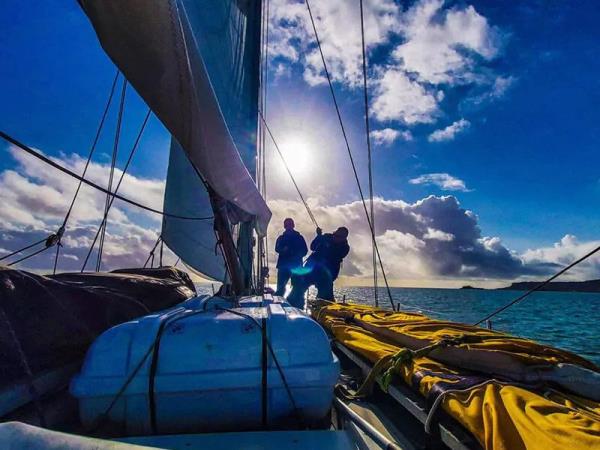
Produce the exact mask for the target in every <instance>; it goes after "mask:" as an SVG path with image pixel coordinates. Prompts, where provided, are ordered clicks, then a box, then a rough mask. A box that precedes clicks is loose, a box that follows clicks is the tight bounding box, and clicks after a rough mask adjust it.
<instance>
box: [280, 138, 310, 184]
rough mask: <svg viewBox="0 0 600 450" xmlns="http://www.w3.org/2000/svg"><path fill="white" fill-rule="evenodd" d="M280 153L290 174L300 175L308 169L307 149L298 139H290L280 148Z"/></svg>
mask: <svg viewBox="0 0 600 450" xmlns="http://www.w3.org/2000/svg"><path fill="white" fill-rule="evenodd" d="M281 152H282V153H283V157H284V158H285V161H286V163H287V165H288V166H289V168H290V170H291V171H292V174H294V175H301V174H302V173H304V172H305V171H306V169H307V168H308V163H309V161H308V156H309V153H310V151H309V148H308V145H307V143H306V142H304V141H302V140H301V139H298V138H293V139H290V140H289V141H287V142H285V143H284V144H283V145H282V146H281Z"/></svg>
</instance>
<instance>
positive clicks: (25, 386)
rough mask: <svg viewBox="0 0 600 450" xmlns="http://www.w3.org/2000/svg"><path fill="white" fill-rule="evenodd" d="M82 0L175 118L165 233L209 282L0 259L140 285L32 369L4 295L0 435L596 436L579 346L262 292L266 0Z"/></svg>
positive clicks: (62, 441)
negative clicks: (11, 367)
mask: <svg viewBox="0 0 600 450" xmlns="http://www.w3.org/2000/svg"><path fill="white" fill-rule="evenodd" d="M79 3H80V5H81V8H82V10H83V12H84V13H85V14H86V15H87V16H88V17H89V19H90V22H91V25H92V26H93V27H94V29H95V31H96V33H97V35H98V39H99V41H100V43H101V45H102V47H103V48H104V50H105V51H106V53H107V54H108V56H109V57H110V58H111V59H112V60H113V62H114V63H115V65H116V66H117V67H118V69H119V70H120V71H121V73H122V74H123V76H124V77H125V78H126V80H127V82H128V83H130V84H131V86H133V87H134V88H135V89H136V91H137V92H138V93H139V95H140V96H141V97H142V98H143V99H144V100H145V102H146V103H147V104H148V106H149V108H150V109H151V111H152V112H153V113H154V114H155V115H156V116H157V117H158V118H159V119H160V121H161V122H162V123H163V124H164V126H165V127H166V128H167V129H168V131H169V132H170V133H171V135H172V140H171V146H170V156H169V167H168V174H167V185H166V192H165V202H164V212H163V213H164V214H163V223H162V231H161V237H160V241H161V242H162V243H164V244H165V245H166V246H168V248H170V249H171V250H172V251H173V252H174V253H175V254H176V255H177V256H178V257H179V258H180V259H181V261H182V262H183V263H184V264H185V265H186V266H187V267H188V268H190V270H194V271H196V272H198V273H200V274H202V275H203V276H205V277H207V278H211V279H215V280H220V281H222V282H223V284H222V287H221V289H220V291H219V292H218V293H216V294H214V295H196V293H195V291H194V287H193V285H192V284H191V283H190V280H189V278H187V277H186V275H185V274H184V273H183V272H181V271H179V270H177V269H174V268H159V269H146V270H143V269H135V270H128V271H117V272H116V273H109V274H101V273H100V274H88V273H83V274H81V275H79V274H58V275H56V276H55V277H48V278H43V277H39V278H35V277H34V276H33V275H29V274H26V273H16V274H12V273H8V275H7V272H6V271H4V272H5V273H4V274H3V275H2V276H3V277H13V278H11V280H13V279H18V280H21V282H22V284H21V285H19V286H25V285H26V284H27V283H28V282H30V283H36V284H37V285H42V286H45V287H44V289H43V292H42V294H43V295H45V296H46V297H43V298H50V297H52V298H53V299H58V297H60V295H57V292H60V293H61V295H65V296H66V297H65V298H68V299H69V301H70V302H71V300H72V302H71V303H69V305H68V308H70V306H71V304H73V305H74V306H73V308H75V305H79V308H80V309H85V308H82V306H81V305H82V304H85V302H86V301H88V299H89V298H90V296H92V295H94V294H93V293H97V292H98V291H99V289H87V290H86V286H91V287H92V288H94V287H95V288H97V287H98V285H102V286H104V290H100V291H101V293H102V295H103V297H102V298H103V299H106V298H107V297H108V298H109V300H115V302H116V303H119V301H121V302H124V300H123V299H129V300H132V301H134V302H139V301H140V299H142V300H143V299H147V298H152V299H154V301H153V302H148V303H147V304H146V305H145V307H146V308H147V309H148V311H147V313H146V314H141V313H140V314H137V315H135V314H136V311H135V310H129V311H127V312H126V313H123V314H118V317H116V318H114V320H112V321H107V322H106V323H103V324H100V325H98V326H96V327H95V328H94V329H93V330H92V334H93V335H94V336H93V337H94V338H93V339H90V340H89V341H84V343H85V344H89V345H86V348H85V357H83V355H82V354H79V353H77V352H75V353H74V354H73V355H70V356H71V358H63V359H61V358H59V356H62V355H58V354H56V348H48V347H52V345H54V344H53V342H54V341H52V340H48V341H46V342H41V341H42V340H43V337H42V336H40V335H38V336H37V338H38V339H39V340H40V342H38V345H39V346H40V347H44V350H47V355H46V356H47V359H53V358H56V360H52V362H56V364H53V367H51V370H47V369H48V367H45V366H44V367H42V369H43V370H42V369H40V370H39V371H37V372H36V371H34V370H31V367H32V365H31V364H29V361H28V355H27V352H26V351H25V350H24V349H25V347H23V345H21V344H22V342H21V341H20V340H19V333H18V332H15V330H17V331H18V330H20V329H23V328H27V326H28V325H26V326H25V327H23V326H21V327H18V326H12V325H14V324H11V322H10V317H9V316H8V315H7V314H6V313H5V312H3V315H4V317H3V318H4V321H5V323H6V324H7V327H5V334H6V336H4V335H3V342H7V343H8V344H7V345H6V347H8V348H11V349H17V350H18V349H20V350H19V351H17V352H16V354H17V355H18V356H17V358H16V361H18V362H20V363H22V364H23V367H25V368H26V370H24V373H25V374H26V376H25V377H24V379H23V380H19V381H18V382H13V383H12V384H11V385H10V386H8V387H6V386H5V387H4V388H3V391H2V392H1V393H0V399H1V403H0V405H1V406H2V407H3V410H2V415H3V420H4V421H5V423H3V424H0V447H2V448H15V449H16V448H49V449H55V448H56V449H58V448H61V449H64V448H72V449H75V448H90V449H92V448H93V449H104V448H107V449H108V448H111V449H113V448H114V449H120V448H124V449H125V448H127V449H135V448H166V449H183V448H198V449H200V448H202V449H205V448H206V449H221V448H248V449H250V448H253V449H254V448H260V449H276V448H281V447H282V446H286V447H289V448H302V449H313V448H331V449H334V448H335V449H364V448H386V449H399V448H403V449H416V448H452V449H477V448H485V449H519V448H541V447H544V448H546V449H550V448H593V447H596V448H600V394H599V393H600V368H598V367H597V366H595V365H594V364H593V363H591V362H589V361H587V360H585V359H584V358H581V357H579V356H577V355H574V354H571V353H569V352H566V351H563V350H558V349H554V348H552V347H548V346H544V345H541V344H537V343H534V342H531V341H528V340H526V339H521V338H516V337H512V336H509V335H506V334H504V333H499V332H496V331H493V330H489V329H483V328H480V327H477V326H472V325H466V324H458V323H453V322H446V321H440V320H434V319H431V318H429V317H427V316H425V315H422V314H418V313H411V312H403V311H396V310H387V309H383V308H378V307H372V306H365V305H358V304H352V303H347V302H345V301H344V302H332V301H329V300H322V299H314V300H311V301H310V302H309V304H308V305H307V308H306V310H300V309H298V308H294V307H292V306H290V305H289V304H288V303H287V301H286V300H285V299H284V298H282V297H277V296H274V295H272V294H269V293H267V291H266V289H265V277H266V275H267V273H266V271H265V265H264V252H265V249H264V243H263V239H264V236H265V234H266V230H267V227H268V224H269V220H270V217H271V213H270V211H269V208H268V206H267V203H266V201H265V199H264V196H263V192H264V191H262V189H261V170H263V169H261V165H262V162H263V160H262V159H261V158H262V156H264V155H261V141H262V137H264V136H265V123H264V120H263V119H264V117H262V115H261V110H260V106H261V101H262V100H261V95H260V87H261V49H262V48H263V44H264V42H263V40H264V29H263V27H264V20H263V18H264V11H263V8H264V7H263V4H262V2H261V1H260V0H135V1H122V0H79ZM3 136H4V135H3ZM12 142H13V144H15V145H19V146H20V148H23V149H26V150H27V149H28V150H27V151H30V153H31V154H34V151H33V150H32V149H30V148H28V147H27V146H26V145H25V144H22V143H20V142H18V141H16V140H14V139H13V141H12ZM257 148H258V158H257ZM257 169H258V170H257ZM80 181H81V182H85V178H83V177H80ZM107 191H108V192H107V195H109V196H112V199H114V198H115V197H117V194H116V192H112V191H111V189H110V188H109V189H108V190H107ZM117 198H121V199H123V198H122V197H117ZM194 218H196V219H199V218H203V220H192V219H194ZM64 232H65V231H64V229H63V230H62V231H61V235H62V233H64ZM56 239H58V240H59V239H60V236H57V237H56ZM56 239H55V240H56ZM51 243H52V242H51ZM157 244H158V243H157ZM161 245H162V244H161ZM215 250H216V251H215ZM17 272H19V271H17ZM3 279H8V278H3ZM11 282H12V281H11ZM44 283H47V285H44ZM4 285H6V283H4ZM106 286H108V287H106ZM134 286H135V287H136V289H138V290H137V291H136V292H135V293H134V292H133V287H134ZM158 288H160V290H159V291H157V289H158ZM78 289H79V290H78ZM69 290H75V291H76V292H77V293H78V294H74V296H73V297H69V295H70V294H69V292H71V291H69ZM169 290H171V291H172V292H173V294H171V295H170V296H169V295H168V294H167V292H168V291H169ZM119 292H121V293H122V296H121V297H119V298H116V297H118V293H119ZM128 293H129V294H128ZM111 296H112V297H111ZM38 300H39V298H33V299H32V298H29V297H27V298H25V299H24V300H23V302H24V304H29V303H27V302H35V301H38ZM58 300H60V299H58ZM58 300H57V301H58ZM4 301H5V299H3V302H4ZM59 303H60V302H59ZM109 303H110V302H109ZM32 305H33V306H32V307H31V308H30V310H34V309H35V305H36V304H35V303H32ZM63 306H64V304H63ZM68 308H67V309H68ZM94 308H97V309H94V312H96V313H98V312H100V313H101V314H104V313H105V312H106V310H105V309H103V308H106V306H105V303H103V302H102V301H100V300H99V301H98V305H97V306H95V307H94ZM64 310H65V308H63V310H62V311H63V312H64ZM67 312H68V313H74V312H73V311H67ZM75 312H76V311H75ZM132 315H135V317H132ZM53 319H54V320H56V319H55V318H53V317H51V318H49V320H53ZM22 320H24V321H27V320H28V319H26V318H23V319H22ZM114 322H119V323H118V324H117V323H114ZM31 325H34V324H31ZM103 327H104V330H101V328H103ZM9 338H10V340H9ZM34 338H35V337H34ZM65 339H68V336H66V337H65ZM92 341H93V342H92ZM53 350H54V351H55V353H54V354H52V351H53ZM15 364H17V363H15Z"/></svg>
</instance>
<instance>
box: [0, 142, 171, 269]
mask: <svg viewBox="0 0 600 450" xmlns="http://www.w3.org/2000/svg"><path fill="white" fill-rule="evenodd" d="M9 151H10V154H11V155H12V157H13V158H14V159H15V160H16V161H17V164H18V166H17V167H16V168H15V169H14V170H4V171H3V172H1V173H0V204H2V208H0V230H2V233H1V234H0V247H1V248H3V249H10V250H11V251H13V250H16V249H19V248H22V247H24V246H26V245H28V244H31V243H32V242H35V241H37V240H40V239H41V238H43V237H45V236H48V235H49V234H50V233H54V232H56V230H57V229H58V227H59V226H60V225H61V223H62V221H63V219H64V216H65V214H66V212H67V210H68V208H69V205H70V202H71V199H72V197H73V194H74V192H75V189H76V187H77V183H78V182H77V180H74V179H72V178H70V177H68V176H66V175H64V174H62V173H61V172H58V171H56V170H54V169H51V168H49V167H48V166H47V165H45V164H44V163H42V162H41V161H38V160H37V159H34V158H32V157H30V156H28V155H25V154H23V153H22V152H20V151H19V150H17V149H15V148H10V147H9ZM52 159H53V160H55V161H57V162H58V163H59V164H61V165H64V166H65V167H67V168H68V169H70V170H72V171H73V172H75V173H82V172H83V167H84V165H85V160H84V159H82V158H81V157H80V156H78V155H76V154H73V155H67V156H63V157H61V158H52ZM109 170H110V167H109V165H107V164H99V163H94V162H93V163H91V164H90V166H89V168H88V172H87V174H86V178H87V179H89V180H91V181H94V182H96V183H98V184H100V185H106V184H107V179H108V173H109ZM121 174H122V172H121V171H120V170H116V171H115V179H116V180H118V179H119V178H120V176H121ZM163 192H164V182H163V181H158V180H152V179H147V178H141V177H135V176H132V175H129V174H126V175H125V177H124V179H123V183H122V185H121V187H120V189H119V193H121V194H122V195H124V196H126V197H129V198H131V199H134V200H137V201H139V202H140V203H142V204H145V205H148V206H152V207H154V208H156V209H162V202H163ZM105 199H106V196H105V195H104V194H103V193H101V192H98V191H96V190H94V189H92V188H91V187H88V186H86V185H84V186H83V187H82V188H81V191H80V193H79V196H78V199H77V202H76V203H75V207H74V208H73V211H72V214H71V216H70V218H69V222H68V227H67V231H66V233H65V235H64V238H63V245H64V250H63V253H62V255H63V256H62V257H61V260H60V261H61V262H60V267H61V268H63V269H68V270H76V269H80V268H81V263H82V261H83V259H84V258H85V254H86V253H87V249H88V248H89V246H90V245H91V243H92V239H93V236H94V235H95V233H96V230H97V227H98V225H99V223H100V221H101V219H102V215H103V211H104V204H105ZM140 212H141V211H140V210H139V209H137V208H136V207H134V206H130V205H127V204H123V203H122V202H120V201H119V200H116V201H115V203H114V205H113V207H112V208H111V212H110V215H109V220H108V226H107V236H106V243H105V247H104V258H103V261H105V262H106V266H105V267H106V268H116V267H126V266H136V265H137V266H139V265H143V263H144V262H145V258H146V256H147V254H148V251H149V249H150V247H151V245H153V244H154V242H155V240H156V237H157V231H158V227H159V224H160V222H159V220H160V217H159V216H156V215H154V214H151V213H142V216H140V215H139V214H140ZM132 213H133V214H134V215H132ZM140 217H144V218H145V220H146V221H150V223H152V225H151V226H143V227H142V226H140V225H139V224H138V223H137V221H138V220H139V218H140ZM46 253H47V255H46ZM51 253H52V252H45V253H43V254H41V255H40V256H36V257H35V258H33V259H31V260H30V261H28V262H27V264H25V265H24V267H26V268H27V267H30V268H44V267H45V268H48V267H51V261H50V259H51V258H52V255H51Z"/></svg>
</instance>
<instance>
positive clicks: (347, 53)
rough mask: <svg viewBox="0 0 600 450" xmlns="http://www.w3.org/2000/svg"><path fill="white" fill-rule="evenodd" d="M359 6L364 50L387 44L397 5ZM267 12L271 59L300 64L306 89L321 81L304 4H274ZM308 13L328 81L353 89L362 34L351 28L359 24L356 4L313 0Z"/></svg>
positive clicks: (383, 0)
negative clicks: (312, 23) (362, 7)
mask: <svg viewBox="0 0 600 450" xmlns="http://www.w3.org/2000/svg"><path fill="white" fill-rule="evenodd" d="M364 7H365V9H364V13H365V42H366V44H367V48H368V49H370V48H373V47H375V46H377V45H381V44H385V43H387V42H388V40H389V37H390V34H391V33H392V32H393V31H395V30H397V29H398V27H399V23H400V22H399V20H400V18H399V13H400V8H399V6H398V5H397V4H396V3H395V2H394V0H369V1H365V3H364ZM270 8H271V12H270V17H271V19H270V30H271V36H270V40H269V42H270V47H269V54H270V57H272V58H274V59H277V58H285V59H287V60H288V61H291V62H298V63H301V64H302V65H303V66H304V79H305V81H306V82H307V83H308V84H310V85H318V84H322V83H324V82H326V79H325V77H324V72H323V64H322V62H321V56H320V54H319V51H318V49H317V48H316V46H315V38H314V32H313V29H312V25H311V23H310V19H309V16H308V11H307V9H306V5H305V4H304V2H303V1H300V2H298V1H296V0H273V1H271V5H270ZM311 9H312V12H313V17H314V19H315V25H316V28H317V32H318V34H319V39H320V41H321V46H322V48H323V52H324V54H325V57H326V60H327V65H328V69H329V71H330V74H331V76H332V79H333V80H334V81H338V82H341V83H344V84H346V85H349V86H358V85H359V84H360V83H361V80H362V66H361V64H362V59H361V58H362V56H361V55H362V44H361V35H360V32H359V30H358V29H357V28H356V26H358V24H359V23H360V12H359V7H358V3H357V2H351V1H347V0H328V1H313V2H311ZM344 24H346V25H344Z"/></svg>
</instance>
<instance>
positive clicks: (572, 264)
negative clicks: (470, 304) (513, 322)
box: [473, 246, 600, 326]
mask: <svg viewBox="0 0 600 450" xmlns="http://www.w3.org/2000/svg"><path fill="white" fill-rule="evenodd" d="M599 251H600V246H598V247H596V248H595V249H594V250H592V251H591V252H589V253H586V254H585V255H583V256H582V257H581V258H579V259H578V260H576V261H574V262H572V263H571V264H569V265H568V266H567V267H564V268H563V269H561V270H559V271H558V272H557V273H555V274H554V275H552V276H551V277H550V278H548V279H547V280H546V281H543V282H541V283H540V284H538V285H537V286H535V287H533V288H531V289H530V290H528V291H527V292H525V293H524V294H523V295H521V296H519V297H517V298H515V299H514V300H512V301H511V302H509V303H507V304H506V305H504V306H502V307H500V308H498V309H496V310H495V311H494V312H492V313H491V314H488V315H487V316H485V317H484V318H483V319H481V320H479V321H477V322H475V323H474V324H473V326H477V325H479V324H480V323H483V322H485V321H486V320H489V319H491V318H492V317H494V316H495V315H497V314H500V313H501V312H502V311H504V310H506V309H508V308H510V307H511V306H512V305H514V304H516V303H518V302H520V301H521V300H523V299H524V298H525V297H528V296H529V295H531V294H533V293H534V292H535V291H539V290H540V289H541V288H543V287H544V286H546V285H547V284H549V283H550V282H551V281H552V280H554V279H556V278H558V277H559V276H561V275H562V274H563V273H565V272H566V271H568V270H569V269H571V268H573V267H575V266H576V265H577V264H579V263H580V262H582V261H585V260H586V259H588V258H589V257H590V256H592V255H594V254H595V253H598V252H599Z"/></svg>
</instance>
